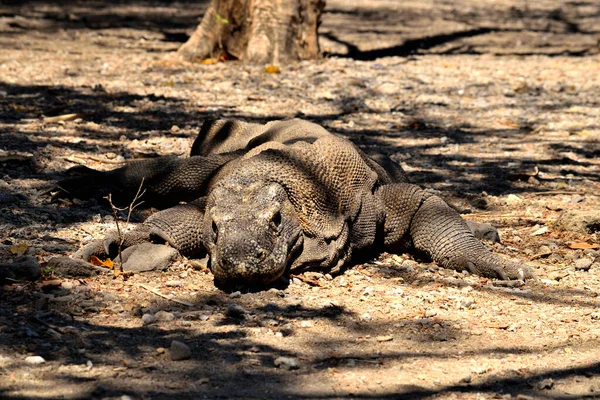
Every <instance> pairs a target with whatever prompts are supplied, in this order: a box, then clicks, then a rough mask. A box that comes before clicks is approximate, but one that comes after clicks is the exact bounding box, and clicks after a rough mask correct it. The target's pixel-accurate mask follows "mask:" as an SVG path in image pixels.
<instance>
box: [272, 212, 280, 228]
mask: <svg viewBox="0 0 600 400" xmlns="http://www.w3.org/2000/svg"><path fill="white" fill-rule="evenodd" d="M271 222H272V223H273V225H274V226H275V228H278V229H279V227H280V226H281V212H279V211H277V212H276V213H275V214H273V217H272V218H271Z"/></svg>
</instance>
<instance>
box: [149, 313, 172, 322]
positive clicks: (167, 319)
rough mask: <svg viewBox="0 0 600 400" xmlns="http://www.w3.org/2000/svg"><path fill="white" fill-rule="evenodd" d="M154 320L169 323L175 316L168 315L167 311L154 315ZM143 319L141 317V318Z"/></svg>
mask: <svg viewBox="0 0 600 400" xmlns="http://www.w3.org/2000/svg"><path fill="white" fill-rule="evenodd" d="M154 318H155V320H156V321H160V322H170V321H173V320H174V319H175V315H174V314H173V313H170V312H168V311H159V312H157V313H156V314H154ZM142 319H143V317H142Z"/></svg>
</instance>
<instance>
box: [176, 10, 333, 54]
mask: <svg viewBox="0 0 600 400" xmlns="http://www.w3.org/2000/svg"><path fill="white" fill-rule="evenodd" d="M324 7H325V0H212V2H211V5H210V6H209V8H208V10H207V11H206V13H205V14H204V18H203V19H202V22H201V23H200V25H198V28H197V29H196V31H195V32H194V34H193V35H192V36H191V37H190V38H189V40H188V41H187V42H186V43H185V44H183V45H182V46H181V47H180V48H179V50H178V51H177V53H178V55H179V57H180V58H182V59H183V60H186V61H194V60H203V59H207V58H217V59H218V58H221V57H233V58H236V59H239V60H241V61H244V62H247V63H252V64H284V63H287V62H293V61H298V60H309V59H315V58H318V57H319V55H320V50H319V42H318V37H317V29H318V28H319V25H320V23H321V13H322V11H323V8H324Z"/></svg>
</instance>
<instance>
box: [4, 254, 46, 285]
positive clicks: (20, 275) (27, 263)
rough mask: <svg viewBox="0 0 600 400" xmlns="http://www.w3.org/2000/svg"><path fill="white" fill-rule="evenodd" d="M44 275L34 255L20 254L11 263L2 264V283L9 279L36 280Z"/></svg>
mask: <svg viewBox="0 0 600 400" xmlns="http://www.w3.org/2000/svg"><path fill="white" fill-rule="evenodd" d="M41 276H42V269H41V267H40V264H38V262H37V261H36V259H35V258H33V257H32V256H19V257H17V258H16V259H15V260H14V261H13V262H12V263H10V264H0V283H1V282H3V281H4V280H6V278H8V279H13V280H17V281H25V280H27V281H34V280H37V279H39V278H40V277H41Z"/></svg>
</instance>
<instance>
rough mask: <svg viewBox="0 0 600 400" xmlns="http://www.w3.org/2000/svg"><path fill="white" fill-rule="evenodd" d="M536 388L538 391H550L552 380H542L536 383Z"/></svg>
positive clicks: (552, 384)
mask: <svg viewBox="0 0 600 400" xmlns="http://www.w3.org/2000/svg"><path fill="white" fill-rule="evenodd" d="M536 386H537V388H538V389H539V390H544V389H552V387H553V386H554V380H553V379H552V378H548V379H544V380H542V381H540V382H538V383H537V385H536Z"/></svg>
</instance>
